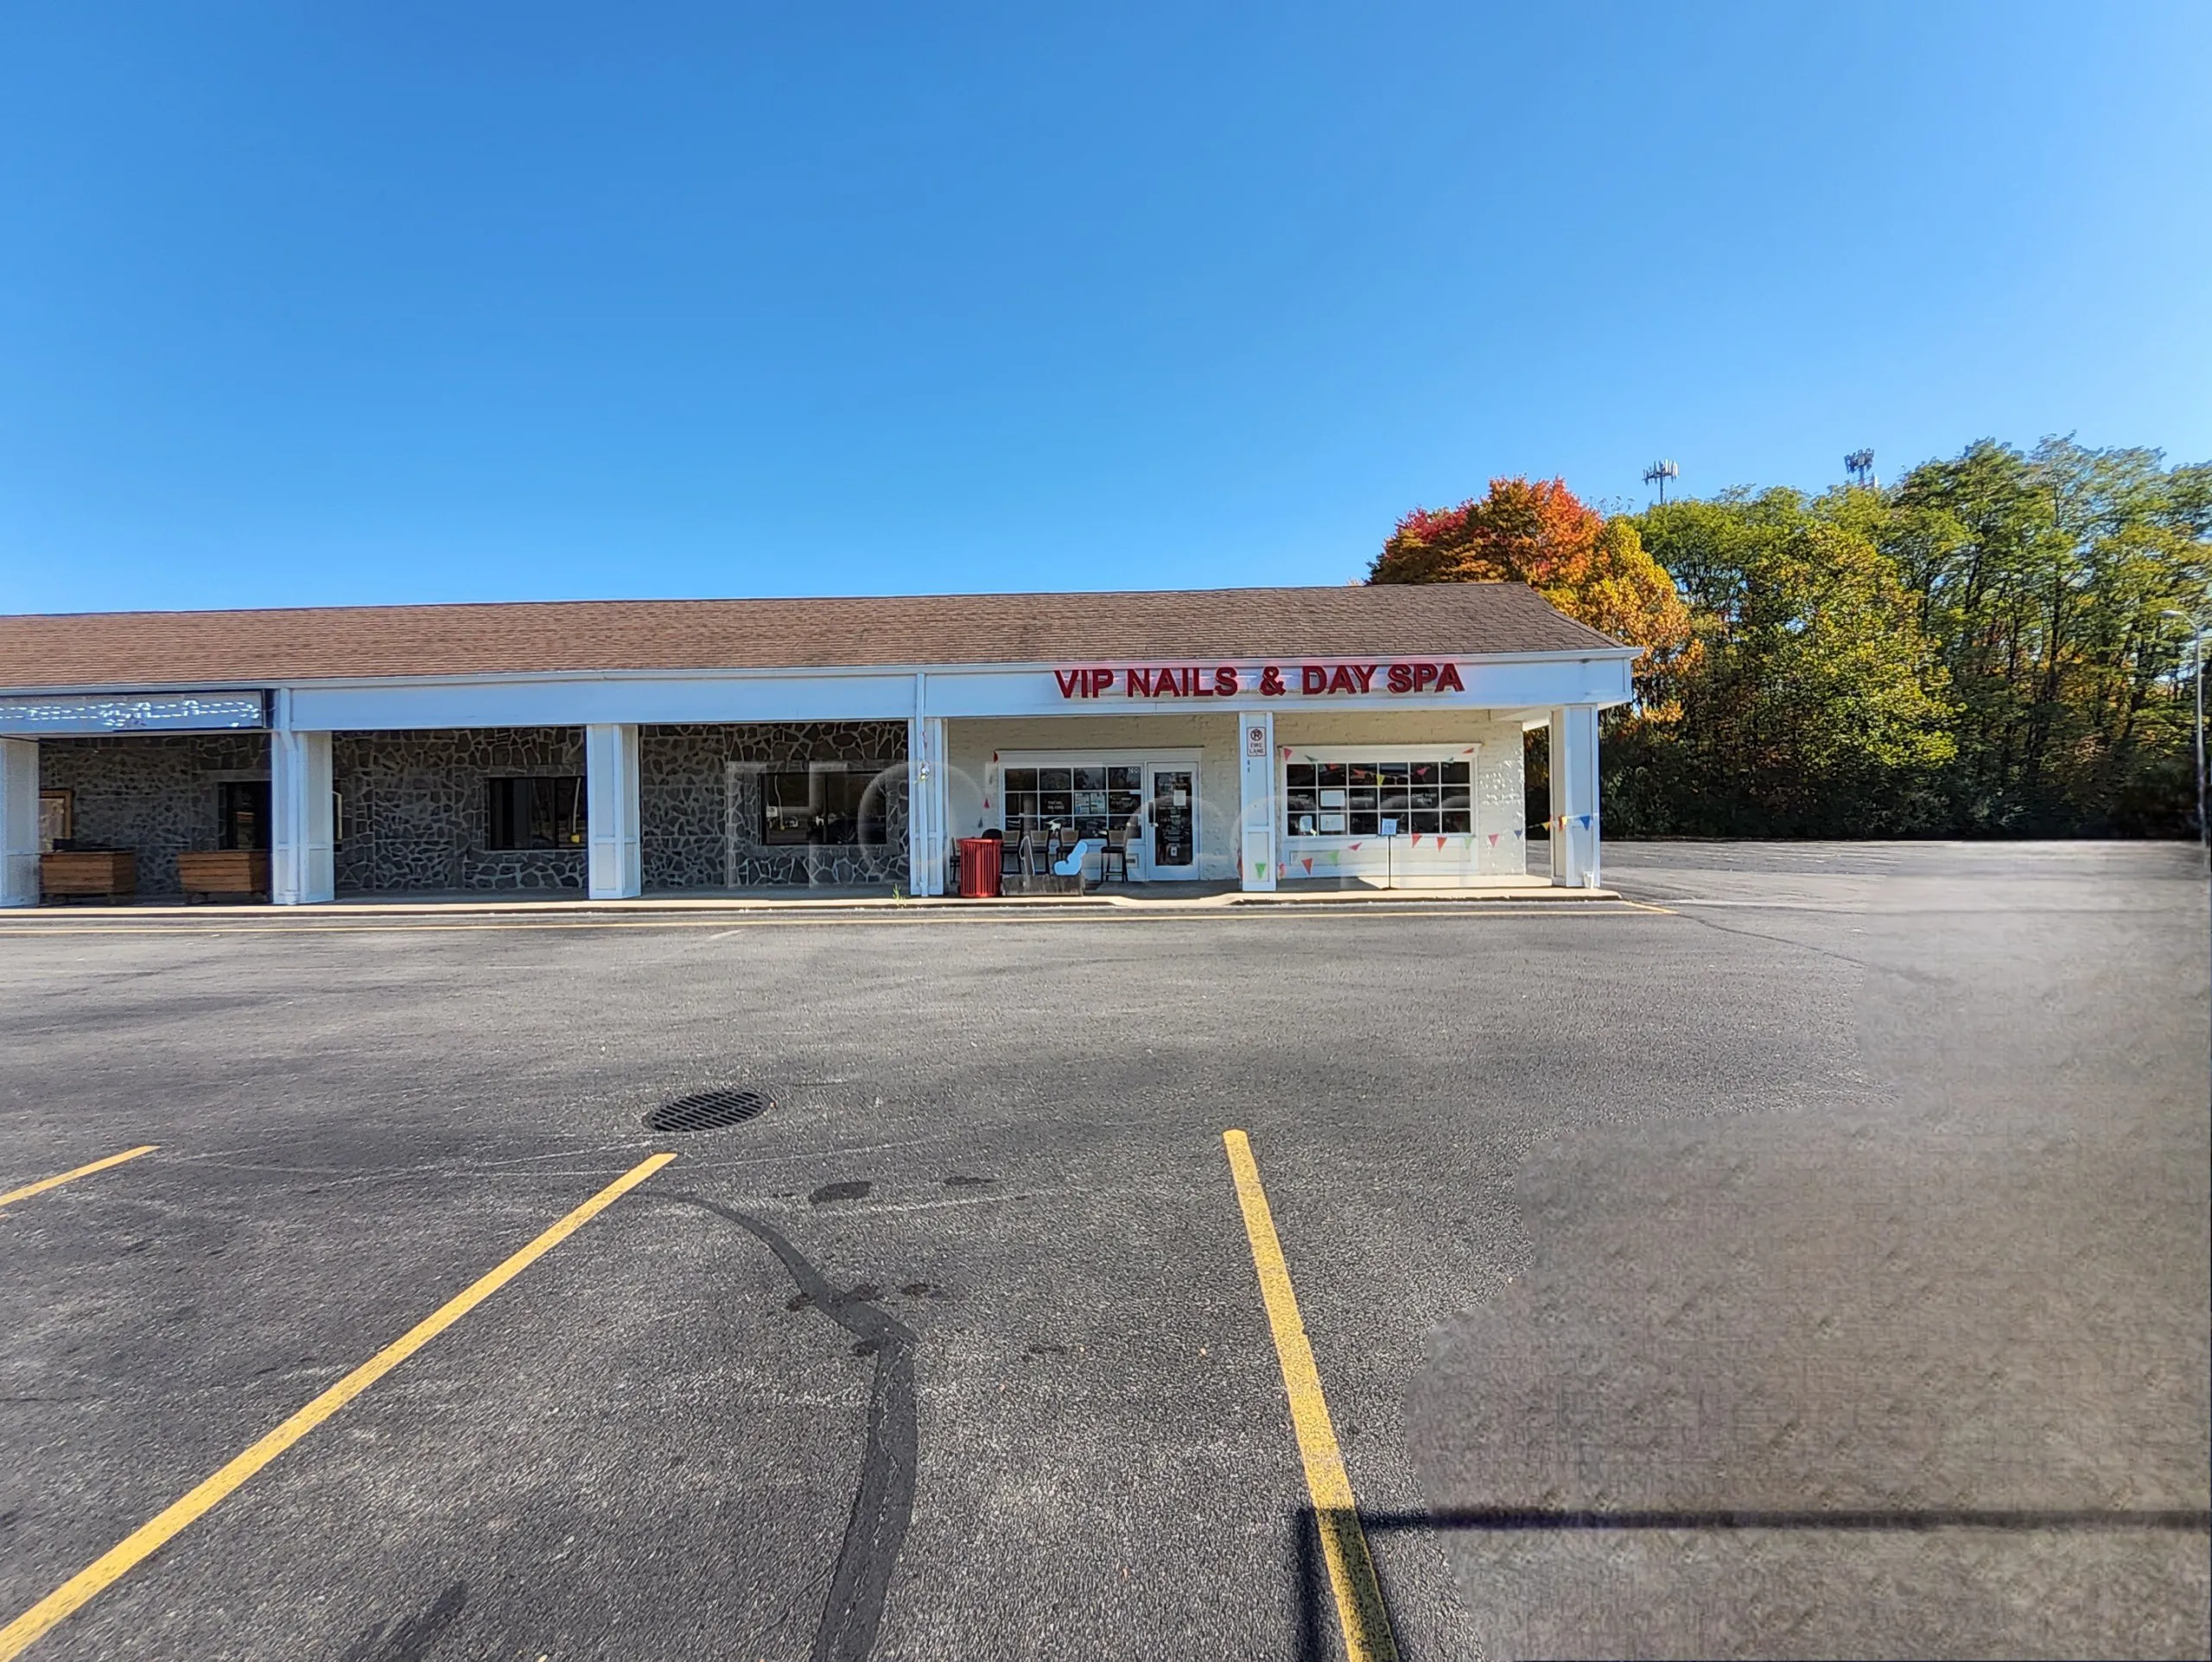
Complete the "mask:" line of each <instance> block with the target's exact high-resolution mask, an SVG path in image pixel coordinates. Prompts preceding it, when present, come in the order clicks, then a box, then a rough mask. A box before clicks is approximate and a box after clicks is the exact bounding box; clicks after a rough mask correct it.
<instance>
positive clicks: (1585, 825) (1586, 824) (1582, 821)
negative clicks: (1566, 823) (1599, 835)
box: [1575, 814, 1591, 831]
mask: <svg viewBox="0 0 2212 1662" xmlns="http://www.w3.org/2000/svg"><path fill="white" fill-rule="evenodd" d="M1590 819H1591V816H1590V815H1588V814H1583V815H1581V816H1580V817H1579V818H1577V820H1576V822H1575V823H1576V824H1578V825H1580V826H1581V827H1582V829H1583V830H1585V831H1588V830H1589V829H1590Z"/></svg>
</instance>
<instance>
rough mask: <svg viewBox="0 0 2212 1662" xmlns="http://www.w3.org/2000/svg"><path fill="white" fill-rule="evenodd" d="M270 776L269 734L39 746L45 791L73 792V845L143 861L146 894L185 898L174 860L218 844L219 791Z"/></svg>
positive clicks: (133, 737)
mask: <svg viewBox="0 0 2212 1662" xmlns="http://www.w3.org/2000/svg"><path fill="white" fill-rule="evenodd" d="M268 777H269V735H267V734H266V733H162V734H118V735H115V736H114V737H111V738H109V737H101V738H81V739H41V740H40V741H39V744H38V782H39V788H40V789H41V790H44V791H71V792H73V793H75V795H76V803H75V809H76V825H75V828H74V829H75V836H74V837H73V841H75V843H76V844H78V846H79V847H85V846H87V845H90V844H100V845H102V846H104V847H107V848H118V849H129V850H130V851H131V852H132V853H133V854H135V855H137V856H138V858H137V868H138V893H139V894H140V895H179V894H181V893H183V890H182V889H181V888H179V887H178V884H177V880H176V856H178V855H179V854H180V853H181V852H183V851H185V850H191V849H212V848H213V847H214V846H215V839H216V837H217V836H218V835H219V824H218V820H217V806H218V805H217V802H216V798H217V796H218V795H219V792H218V791H217V790H216V788H215V787H216V786H218V785H219V784H221V783H222V782H223V781H225V780H265V779H267V778H268Z"/></svg>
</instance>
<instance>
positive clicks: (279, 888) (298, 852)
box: [269, 727, 337, 906]
mask: <svg viewBox="0 0 2212 1662" xmlns="http://www.w3.org/2000/svg"><path fill="white" fill-rule="evenodd" d="M269 806H270V819H271V820H272V821H273V822H274V823H273V825H271V827H270V829H271V830H272V831H273V832H274V833H275V834H274V835H273V836H272V837H270V848H269V898H270V900H271V901H275V902H276V903H277V905H278V906H312V905H315V904H316V903H318V902H319V901H327V900H328V899H329V898H330V897H331V896H332V895H333V894H334V893H335V892H336V882H335V870H334V861H333V859H332V850H333V847H334V844H335V843H336V840H337V839H336V837H334V831H336V829H337V827H336V826H335V825H334V823H333V819H334V816H333V814H332V812H331V808H332V801H331V794H330V735H329V734H327V733H296V732H294V731H293V730H292V729H289V728H284V727H280V728H278V729H276V730H275V731H274V732H272V733H270V735H269Z"/></svg>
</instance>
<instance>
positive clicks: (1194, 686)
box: [1052, 659, 1467, 698]
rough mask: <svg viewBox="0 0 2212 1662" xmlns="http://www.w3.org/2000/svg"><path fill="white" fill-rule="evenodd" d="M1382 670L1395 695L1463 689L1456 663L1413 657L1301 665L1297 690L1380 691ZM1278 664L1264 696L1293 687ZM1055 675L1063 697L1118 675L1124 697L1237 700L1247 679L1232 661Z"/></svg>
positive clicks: (1100, 692)
mask: <svg viewBox="0 0 2212 1662" xmlns="http://www.w3.org/2000/svg"><path fill="white" fill-rule="evenodd" d="M1377 671H1381V672H1383V686H1382V689H1381V690H1382V691H1389V692H1392V693H1401V694H1402V693H1416V694H1418V693H1423V692H1465V691H1466V690H1467V685H1466V683H1465V681H1464V680H1462V679H1461V678H1460V675H1459V665H1457V664H1450V663H1445V664H1437V663H1430V662H1427V661H1426V660H1423V659H1408V660H1406V661H1405V662H1403V663H1398V664H1390V665H1383V664H1301V665H1299V666H1298V690H1299V691H1300V692H1301V693H1303V694H1304V695H1305V696H1306V697H1309V698H1319V697H1330V696H1332V695H1333V694H1336V693H1348V694H1353V695H1359V694H1369V693H1373V692H1375V691H1377V690H1378V689H1377V688H1376V684H1375V678H1376V672H1377ZM1283 673H1284V672H1283V669H1282V666H1281V665H1279V664H1267V665H1262V666H1261V669H1260V677H1259V682H1258V685H1257V686H1256V687H1255V689H1254V691H1257V692H1258V693H1259V695H1260V696H1261V697H1263V698H1280V697H1283V696H1284V695H1285V694H1287V693H1288V692H1289V691H1290V686H1289V685H1288V683H1287V682H1286V681H1285V680H1284V679H1283ZM1052 679H1053V681H1054V682H1056V683H1057V684H1058V686H1059V689H1060V697H1063V698H1103V697H1105V696H1106V695H1107V694H1109V693H1110V692H1112V691H1114V684H1115V682H1116V680H1117V679H1118V680H1119V681H1120V682H1121V684H1122V693H1123V695H1124V696H1126V697H1131V698H1234V697H1236V696H1237V695H1238V694H1239V693H1240V692H1242V691H1244V688H1245V685H1246V683H1245V681H1244V678H1243V676H1242V675H1241V674H1240V673H1239V672H1238V671H1237V669H1236V665H1233V664H1220V665H1214V666H1213V667H1211V668H1205V667H1202V666H1199V665H1173V664H1162V665H1159V666H1158V667H1156V668H1153V669H1126V670H1113V669H1109V668H1107V667H1106V666H1105V665H1086V666H1080V667H1077V668H1073V669H1055V670H1054V671H1053V672H1052Z"/></svg>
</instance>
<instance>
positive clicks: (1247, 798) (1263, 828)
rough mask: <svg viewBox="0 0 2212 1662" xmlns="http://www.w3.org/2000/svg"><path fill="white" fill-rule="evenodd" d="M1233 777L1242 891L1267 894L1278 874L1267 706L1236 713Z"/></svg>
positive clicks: (1272, 754)
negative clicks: (1239, 810) (1238, 803)
mask: <svg viewBox="0 0 2212 1662" xmlns="http://www.w3.org/2000/svg"><path fill="white" fill-rule="evenodd" d="M1236 767H1237V772H1236V778H1237V783H1238V785H1239V786H1240V787H1241V795H1242V796H1243V814H1242V815H1241V816H1240V823H1241V825H1242V826H1243V837H1244V842H1243V857H1242V861H1241V864H1240V868H1239V869H1240V872H1241V874H1242V876H1243V885H1244V888H1245V890H1246V892H1248V893H1250V894H1262V895H1264V894H1270V893H1272V892H1274V886H1275V881H1276V878H1277V876H1279V875H1280V874H1279V872H1278V870H1277V861H1276V857H1275V836H1276V830H1277V822H1278V821H1279V820H1280V819H1281V814H1279V813H1278V812H1276V804H1275V717H1274V711H1273V710H1239V711H1238V712H1237V715H1236Z"/></svg>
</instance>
